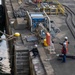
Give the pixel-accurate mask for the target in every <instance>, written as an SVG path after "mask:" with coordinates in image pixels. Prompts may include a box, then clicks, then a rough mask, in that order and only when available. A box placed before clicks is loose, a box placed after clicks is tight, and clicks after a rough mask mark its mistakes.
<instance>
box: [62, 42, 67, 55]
mask: <svg viewBox="0 0 75 75" xmlns="http://www.w3.org/2000/svg"><path fill="white" fill-rule="evenodd" d="M65 43H66V46H65V47H66V51H64V48H63V47H62V54H64V53H65V54H66V53H67V52H68V41H65Z"/></svg>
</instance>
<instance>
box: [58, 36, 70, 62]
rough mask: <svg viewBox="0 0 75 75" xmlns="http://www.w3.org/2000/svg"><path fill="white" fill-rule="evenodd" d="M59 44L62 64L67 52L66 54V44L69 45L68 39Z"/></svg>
mask: <svg viewBox="0 0 75 75" xmlns="http://www.w3.org/2000/svg"><path fill="white" fill-rule="evenodd" d="M59 44H61V45H62V51H61V52H62V54H63V59H62V61H63V62H66V54H67V52H68V44H69V42H68V37H65V40H64V42H63V43H59Z"/></svg>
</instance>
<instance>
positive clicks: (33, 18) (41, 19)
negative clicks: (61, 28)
mask: <svg viewBox="0 0 75 75" xmlns="http://www.w3.org/2000/svg"><path fill="white" fill-rule="evenodd" d="M27 22H28V27H29V28H30V30H31V32H33V31H35V29H36V27H37V26H38V25H39V23H42V24H43V26H44V27H46V28H49V27H50V26H51V23H50V18H49V17H48V16H47V15H46V13H44V12H28V11H27Z"/></svg>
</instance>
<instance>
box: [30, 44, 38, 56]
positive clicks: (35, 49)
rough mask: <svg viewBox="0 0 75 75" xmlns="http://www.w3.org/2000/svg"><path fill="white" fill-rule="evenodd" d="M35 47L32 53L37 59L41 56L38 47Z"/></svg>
mask: <svg viewBox="0 0 75 75" xmlns="http://www.w3.org/2000/svg"><path fill="white" fill-rule="evenodd" d="M34 46H35V47H34V48H33V49H32V50H31V52H32V53H33V56H34V57H36V56H37V55H39V52H38V49H37V47H38V45H37V44H35V45H34Z"/></svg>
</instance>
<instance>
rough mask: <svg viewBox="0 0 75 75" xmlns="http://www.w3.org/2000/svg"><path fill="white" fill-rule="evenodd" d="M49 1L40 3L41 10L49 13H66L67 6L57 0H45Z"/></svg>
mask: <svg viewBox="0 0 75 75" xmlns="http://www.w3.org/2000/svg"><path fill="white" fill-rule="evenodd" d="M45 2H47V3H40V11H42V12H43V11H45V12H46V13H47V14H56V15H57V14H63V15H64V14H65V8H64V7H63V6H62V4H60V3H59V2H58V1H57V0H45Z"/></svg>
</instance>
